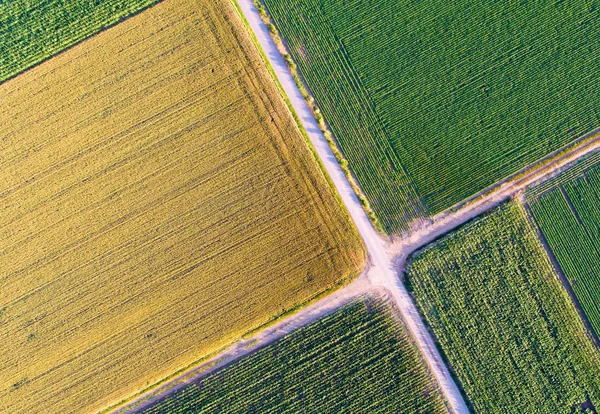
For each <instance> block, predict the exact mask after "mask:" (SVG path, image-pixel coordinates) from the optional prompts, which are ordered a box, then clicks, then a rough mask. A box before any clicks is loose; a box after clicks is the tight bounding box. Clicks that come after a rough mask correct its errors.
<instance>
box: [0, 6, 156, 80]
mask: <svg viewBox="0 0 600 414" xmlns="http://www.w3.org/2000/svg"><path fill="white" fill-rule="evenodd" d="M157 1H158V0H43V1H40V0H11V1H3V2H0V82H2V81H4V80H6V79H9V78H11V77H13V76H15V75H17V74H19V73H20V72H22V71H23V70H25V69H27V68H29V67H31V66H33V65H35V64H37V63H39V62H41V61H43V60H44V59H48V58H49V57H51V56H53V55H55V54H56V53H58V52H60V51H62V50H64V49H65V48H67V47H69V46H72V45H73V44H75V43H77V42H79V41H81V40H83V39H85V38H87V37H89V36H91V35H93V34H94V33H96V32H98V31H99V30H101V29H104V28H106V27H108V26H110V25H112V24H115V23H117V22H119V21H120V20H122V19H124V18H126V17H128V16H130V15H131V14H133V13H136V12H139V11H140V10H142V9H144V8H145V7H148V6H150V5H152V4H154V3H156V2H157Z"/></svg>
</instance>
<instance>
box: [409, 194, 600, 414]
mask: <svg viewBox="0 0 600 414" xmlns="http://www.w3.org/2000/svg"><path fill="white" fill-rule="evenodd" d="M407 280H408V283H409V286H410V288H411V290H412V291H413V293H414V295H415V296H416V300H417V305H418V307H419V309H420V311H421V313H422V314H423V315H424V316H425V319H426V320H427V322H428V324H429V325H430V326H431V328H432V329H433V332H434V333H435V336H436V337H437V339H438V341H439V344H440V347H441V349H442V351H443V353H444V354H445V355H446V358H447V359H448V361H449V363H450V365H451V366H452V368H453V369H454V371H455V373H456V375H457V377H458V379H459V381H460V383H461V384H462V387H463V389H464V391H465V393H466V395H467V397H468V399H469V400H470V401H471V404H472V405H473V407H474V409H475V411H476V412H478V413H533V412H535V413H551V414H554V413H565V412H566V413H568V412H579V411H578V409H579V408H581V407H582V406H587V407H588V408H589V407H590V406H591V407H594V406H595V407H596V408H599V407H600V353H599V352H598V350H597V349H596V348H595V347H594V345H593V343H592V340H591V338H590V336H589V334H588V332H587V331H586V328H585V326H584V324H583V321H582V320H581V318H580V317H579V315H578V313H577V310H576V308H575V306H574V305H573V303H572V301H571V299H570V298H569V295H568V293H567V292H566V290H565V289H564V288H563V286H562V285H561V282H560V280H559V279H558V277H557V275H556V274H555V273H554V271H553V268H552V266H551V263H550V261H549V259H548V257H547V255H546V252H545V251H544V249H543V247H542V245H541V244H540V243H539V241H538V239H537V237H536V233H535V231H534V229H533V228H532V227H531V225H530V224H529V222H528V221H527V219H526V217H525V215H524V212H523V211H522V210H521V209H520V208H519V207H518V206H517V205H515V204H514V203H508V204H504V205H501V206H500V207H498V208H497V209H495V210H494V211H492V212H490V213H488V214H486V215H485V216H483V217H482V218H480V219H477V220H476V221H474V222H471V223H468V224H466V225H465V226H464V227H462V228H460V229H459V230H457V231H456V232H454V233H451V234H450V235H448V236H446V237H444V238H443V239H442V240H440V241H439V242H438V243H435V244H433V245H431V246H430V247H428V248H426V249H425V250H424V251H422V252H420V253H418V254H417V256H416V257H414V258H413V259H412V261H411V263H410V264H409V268H408V270H407ZM576 410H577V411H576Z"/></svg>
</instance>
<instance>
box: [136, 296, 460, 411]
mask: <svg viewBox="0 0 600 414" xmlns="http://www.w3.org/2000/svg"><path fill="white" fill-rule="evenodd" d="M389 306H390V305H388V303H387V301H384V300H383V299H380V298H374V297H368V298H366V299H364V300H360V301H356V302H354V303H351V304H349V305H347V306H346V307H344V308H342V309H339V310H337V311H336V312H335V313H334V314H332V315H330V316H327V317H325V318H323V319H321V320H319V321H318V322H315V323H313V324H311V325H308V326H306V327H304V328H302V329H300V330H298V331H296V332H294V333H292V334H290V335H288V336H287V337H285V338H283V339H281V340H279V341H277V342H275V343H273V344H271V345H269V346H267V347H266V348H263V349H261V350H259V351H257V352H255V353H253V354H251V355H249V356H247V357H245V358H243V359H241V360H239V361H237V362H234V363H233V364H232V365H230V366H228V367H226V368H224V369H222V370H220V371H218V372H216V373H214V374H211V375H209V376H207V377H205V378H201V379H199V380H197V381H195V382H194V383H191V384H190V385H188V386H186V387H185V388H183V389H181V390H178V391H176V392H174V393H173V394H171V395H169V396H167V397H165V398H163V399H162V400H160V401H158V402H157V403H155V404H154V405H153V406H151V407H149V408H147V409H145V410H144V411H143V412H145V413H147V414H155V413H156V414H158V413H167V412H168V413H223V412H227V413H247V412H260V413H282V412H303V413H319V414H320V413H325V412H330V413H335V412H348V413H351V412H369V413H391V412H397V413H431V414H433V413H447V412H448V411H447V409H446V408H445V405H444V403H443V401H442V397H441V393H440V391H439V390H438V388H437V387H436V386H435V385H434V382H433V379H432V378H431V377H430V376H429V375H428V374H427V371H426V369H425V364H424V362H423V361H422V360H421V359H420V356H419V353H418V350H417V348H416V347H415V346H414V345H413V344H412V342H411V339H410V337H409V334H408V332H407V331H406V329H405V328H404V327H403V326H400V325H399V324H398V322H397V320H396V318H395V316H394V315H393V314H392V309H391V308H390V307H389Z"/></svg>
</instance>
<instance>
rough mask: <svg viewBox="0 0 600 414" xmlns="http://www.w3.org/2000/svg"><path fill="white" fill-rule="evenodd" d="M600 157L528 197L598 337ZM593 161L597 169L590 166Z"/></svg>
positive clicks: (599, 330)
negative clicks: (542, 190)
mask: <svg viewBox="0 0 600 414" xmlns="http://www.w3.org/2000/svg"><path fill="white" fill-rule="evenodd" d="M598 155H599V154H598V153H597V154H595V155H592V156H591V157H589V158H588V159H586V160H585V161H584V162H582V163H580V164H579V165H577V166H575V167H574V168H571V169H569V170H567V171H565V172H564V173H562V174H560V175H559V176H558V177H557V178H556V179H555V180H554V181H553V182H552V183H551V184H553V185H552V186H549V185H545V186H543V188H544V192H539V193H538V192H535V191H536V189H535V188H534V189H532V191H531V192H530V194H528V196H527V202H528V205H529V207H530V209H531V212H532V215H533V219H534V221H535V222H536V224H537V225H538V226H539V228H540V230H541V232H542V234H543V235H544V238H545V239H546V241H547V243H548V246H549V247H550V249H551V251H552V254H554V257H555V258H556V261H557V262H558V265H559V266H560V270H561V271H562V272H563V274H564V276H565V278H566V279H567V281H568V283H569V284H570V285H571V288H572V289H573V293H574V294H575V296H576V297H577V300H578V302H579V304H580V305H581V307H582V309H583V311H584V313H585V315H586V316H587V318H588V320H589V322H590V325H591V326H592V329H593V330H594V332H595V333H596V335H597V336H598V335H600V164H598V162H599V161H600V157H599V156H598ZM592 161H595V162H596V164H595V165H594V164H590V163H591V162H592ZM585 167H587V168H585ZM563 175H564V177H563Z"/></svg>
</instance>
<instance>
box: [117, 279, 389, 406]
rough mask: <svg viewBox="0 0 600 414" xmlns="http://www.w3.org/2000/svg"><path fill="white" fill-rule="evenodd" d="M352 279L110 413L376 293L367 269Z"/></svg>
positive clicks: (150, 400) (146, 401)
mask: <svg viewBox="0 0 600 414" xmlns="http://www.w3.org/2000/svg"><path fill="white" fill-rule="evenodd" d="M367 271H368V267H367V268H366V270H365V272H363V273H361V275H360V276H359V277H358V278H357V279H355V280H354V281H353V282H352V283H350V284H348V285H346V286H344V287H343V288H341V289H339V290H337V291H335V292H333V293H331V294H329V295H327V296H326V297H324V298H322V299H321V300H318V301H316V302H313V303H312V304H310V305H308V306H306V307H303V308H302V309H300V310H299V311H297V312H296V313H294V315H293V316H291V317H287V318H283V319H280V320H278V321H277V322H276V323H274V324H271V325H269V326H267V327H265V328H263V329H261V330H255V331H253V334H250V335H248V336H245V337H243V338H241V339H240V340H238V341H237V342H235V343H233V344H232V345H229V346H227V347H225V348H222V349H221V350H219V351H217V352H216V353H215V354H213V355H212V356H209V357H208V358H205V359H203V360H201V361H200V362H199V363H198V364H195V365H193V366H192V367H190V368H188V369H185V370H184V371H183V372H181V373H179V374H177V375H176V376H175V377H174V378H172V379H169V380H167V381H165V382H162V383H160V384H158V385H156V386H153V387H152V388H151V389H149V390H147V391H145V392H143V393H142V394H140V395H138V396H136V397H135V398H134V399H132V400H129V401H127V402H124V403H122V405H120V406H118V407H113V408H109V411H107V412H110V413H113V414H122V413H128V412H139V411H141V410H143V409H144V408H147V407H148V406H151V405H153V404H154V403H155V402H157V401H158V400H160V399H162V398H163V397H165V396H167V395H168V394H170V393H173V392H175V391H177V390H179V389H181V388H183V387H185V386H186V385H189V384H191V383H193V382H194V381H197V380H198V379H200V378H202V377H204V376H207V375H209V374H211V373H213V372H215V371H216V370H218V369H221V368H224V367H225V366H227V365H229V364H231V363H232V362H234V361H236V360H238V359H240V358H242V357H244V356H246V355H248V354H250V353H252V352H255V351H258V350H259V349H262V348H264V347H266V346H268V345H270V344H271V343H273V342H275V341H277V340H278V339H281V338H283V337H284V336H286V335H288V334H290V333H292V332H294V331H296V330H298V329H300V328H302V327H304V326H306V325H309V324H310V323H312V322H315V321H317V320H319V319H321V318H322V317H324V316H327V315H329V314H331V313H333V312H335V311H336V310H337V309H339V308H340V307H342V306H344V305H346V304H348V303H350V302H352V301H353V300H356V299H358V298H361V297H363V296H365V295H368V294H373V293H377V292H378V290H377V289H372V288H371V286H370V283H369V280H368V279H367V277H366V272H367Z"/></svg>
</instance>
